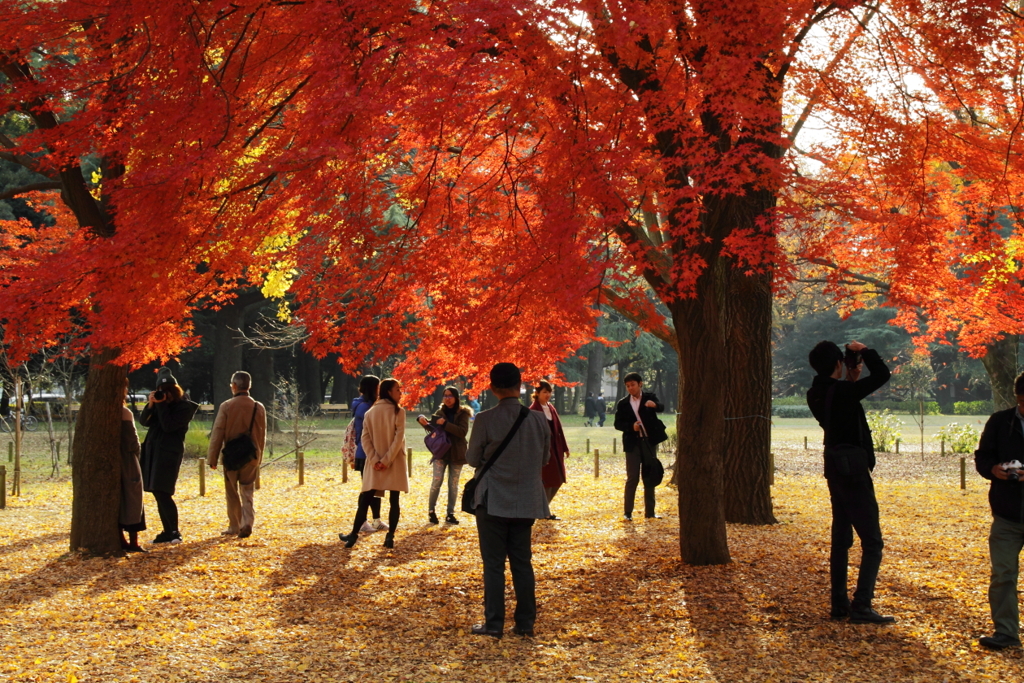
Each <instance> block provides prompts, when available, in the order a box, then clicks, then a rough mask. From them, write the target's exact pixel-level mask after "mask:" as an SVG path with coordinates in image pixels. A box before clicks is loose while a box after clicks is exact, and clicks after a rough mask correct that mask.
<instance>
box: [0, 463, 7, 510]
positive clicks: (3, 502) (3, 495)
mask: <svg viewBox="0 0 1024 683" xmlns="http://www.w3.org/2000/svg"><path fill="white" fill-rule="evenodd" d="M5 507H7V467H6V466H5V465H0V510H3V509H4V508H5Z"/></svg>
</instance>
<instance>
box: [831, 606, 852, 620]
mask: <svg viewBox="0 0 1024 683" xmlns="http://www.w3.org/2000/svg"><path fill="white" fill-rule="evenodd" d="M849 616H850V608H849V607H833V608H832V610H831V611H830V612H829V613H828V617H829V619H831V620H832V621H840V620H841V619H846V618H847V617H849Z"/></svg>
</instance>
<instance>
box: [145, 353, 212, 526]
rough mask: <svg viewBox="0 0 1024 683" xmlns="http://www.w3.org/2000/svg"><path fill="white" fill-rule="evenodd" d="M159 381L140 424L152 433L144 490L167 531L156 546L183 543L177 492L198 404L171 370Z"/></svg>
mask: <svg viewBox="0 0 1024 683" xmlns="http://www.w3.org/2000/svg"><path fill="white" fill-rule="evenodd" d="M156 377H157V379H156V390H155V391H153V392H150V394H149V398H148V400H147V403H146V406H145V407H144V408H143V409H142V413H141V414H140V415H139V422H140V423H141V424H142V426H143V427H147V428H148V429H149V431H148V432H146V438H145V440H144V441H143V442H142V458H141V463H140V464H141V466H142V488H143V489H144V490H146V491H149V492H150V493H152V494H153V498H155V499H156V507H157V511H158V512H159V513H160V523H161V524H163V527H164V528H163V531H161V532H160V533H159V534H157V535H156V538H154V539H153V543H181V531H179V529H178V506H177V504H175V502H174V488H175V486H176V485H177V483H178V472H179V470H180V469H181V461H182V459H183V458H184V457H185V435H186V434H187V433H188V426H189V423H191V422H192V418H193V417H194V416H195V414H196V411H197V410H199V404H198V403H193V402H192V401H189V400H188V399H186V398H185V391H184V390H183V389H182V388H181V387H180V386H178V381H177V380H176V379H174V375H172V374H171V370H170V368H160V370H159V371H158V372H157V376H156Z"/></svg>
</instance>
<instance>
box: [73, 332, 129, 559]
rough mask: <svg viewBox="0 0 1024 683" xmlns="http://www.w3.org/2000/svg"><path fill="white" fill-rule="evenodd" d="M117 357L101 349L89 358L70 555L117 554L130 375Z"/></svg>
mask: <svg viewBox="0 0 1024 683" xmlns="http://www.w3.org/2000/svg"><path fill="white" fill-rule="evenodd" d="M116 357H117V352H116V351H114V350H111V349H104V350H101V351H99V352H97V353H95V354H94V355H93V356H92V358H91V359H90V363H89V376H88V378H87V379H86V383H85V395H84V396H82V403H81V408H80V409H79V411H78V421H77V424H76V427H75V432H76V433H75V443H74V452H73V456H72V457H73V469H72V475H71V484H72V501H71V550H85V551H86V552H88V553H91V554H94V555H107V554H111V553H119V552H121V536H120V533H119V531H118V511H119V507H120V504H121V404H122V401H121V397H122V395H123V393H124V386H125V380H126V379H127V377H128V370H127V368H125V367H124V366H122V365H114V364H113V363H112V360H113V359H114V358H116Z"/></svg>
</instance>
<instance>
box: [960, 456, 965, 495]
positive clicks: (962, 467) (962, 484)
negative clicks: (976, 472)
mask: <svg viewBox="0 0 1024 683" xmlns="http://www.w3.org/2000/svg"><path fill="white" fill-rule="evenodd" d="M966 489H967V458H960V490H961V491H965V490H966Z"/></svg>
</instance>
